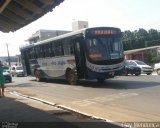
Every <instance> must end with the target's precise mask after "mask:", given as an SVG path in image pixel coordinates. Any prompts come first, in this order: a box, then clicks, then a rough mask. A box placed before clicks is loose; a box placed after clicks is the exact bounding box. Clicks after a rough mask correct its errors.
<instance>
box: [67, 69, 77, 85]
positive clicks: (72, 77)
mask: <svg viewBox="0 0 160 128" xmlns="http://www.w3.org/2000/svg"><path fill="white" fill-rule="evenodd" d="M66 79H67V81H68V83H69V84H70V85H76V84H77V75H76V73H75V72H74V71H73V70H68V71H67V72H66Z"/></svg>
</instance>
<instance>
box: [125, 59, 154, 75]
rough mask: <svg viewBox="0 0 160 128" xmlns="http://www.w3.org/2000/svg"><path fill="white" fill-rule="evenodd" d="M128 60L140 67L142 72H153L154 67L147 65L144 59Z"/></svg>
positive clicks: (149, 73) (148, 73)
mask: <svg viewBox="0 0 160 128" xmlns="http://www.w3.org/2000/svg"><path fill="white" fill-rule="evenodd" d="M128 61H129V62H130V63H132V64H133V65H136V66H138V67H140V68H141V74H147V75H151V74H152V72H153V68H152V67H151V66H149V65H147V64H146V63H144V62H143V61H139V60H128Z"/></svg>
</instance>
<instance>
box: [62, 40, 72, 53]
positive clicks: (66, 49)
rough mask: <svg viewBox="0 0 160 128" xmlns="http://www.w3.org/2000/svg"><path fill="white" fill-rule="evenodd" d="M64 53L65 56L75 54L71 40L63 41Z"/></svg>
mask: <svg viewBox="0 0 160 128" xmlns="http://www.w3.org/2000/svg"><path fill="white" fill-rule="evenodd" d="M63 51H64V55H71V54H73V48H72V42H71V39H70V38H68V39H64V40H63Z"/></svg>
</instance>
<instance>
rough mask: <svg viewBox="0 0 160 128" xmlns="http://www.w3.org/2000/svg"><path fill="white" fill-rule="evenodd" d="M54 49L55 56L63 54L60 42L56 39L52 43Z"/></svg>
mask: <svg viewBox="0 0 160 128" xmlns="http://www.w3.org/2000/svg"><path fill="white" fill-rule="evenodd" d="M54 45H55V46H54V51H55V56H61V55H63V51H62V43H61V42H60V41H57V42H55V43H54Z"/></svg>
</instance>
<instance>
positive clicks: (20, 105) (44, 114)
mask: <svg viewBox="0 0 160 128" xmlns="http://www.w3.org/2000/svg"><path fill="white" fill-rule="evenodd" d="M65 114H67V115H70V116H71V114H70V112H67V111H65V110H62V109H59V108H56V107H53V106H48V105H46V104H43V103H40V102H38V101H37V102H36V101H32V100H29V99H27V98H23V97H18V96H14V95H11V94H10V93H9V92H5V97H2V98H0V122H1V123H2V124H1V123H0V128H1V125H2V127H6V126H3V125H7V126H8V124H5V122H14V123H15V124H19V122H20V123H22V122H30V123H29V124H30V126H31V125H32V124H34V125H35V122H36V123H37V122H45V123H43V125H44V124H45V125H46V122H52V123H53V122H55V123H54V125H55V124H56V127H58V128H61V126H58V125H59V124H62V123H63V124H65V127H67V128H71V127H73V126H72V125H71V124H70V123H69V122H67V120H64V119H62V118H60V117H59V116H58V115H65ZM71 117H72V119H73V120H74V117H73V116H71ZM70 119H71V118H70ZM31 122H34V123H31ZM37 124H38V123H37ZM9 125H11V124H9ZM19 125H20V124H19ZM21 125H22V124H21ZM50 125H51V124H50ZM52 125H53V124H52ZM41 126H42V124H41ZM41 126H39V125H38V127H41ZM45 127H46V126H45ZM47 127H48V126H47ZM62 128H63V127H62Z"/></svg>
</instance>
